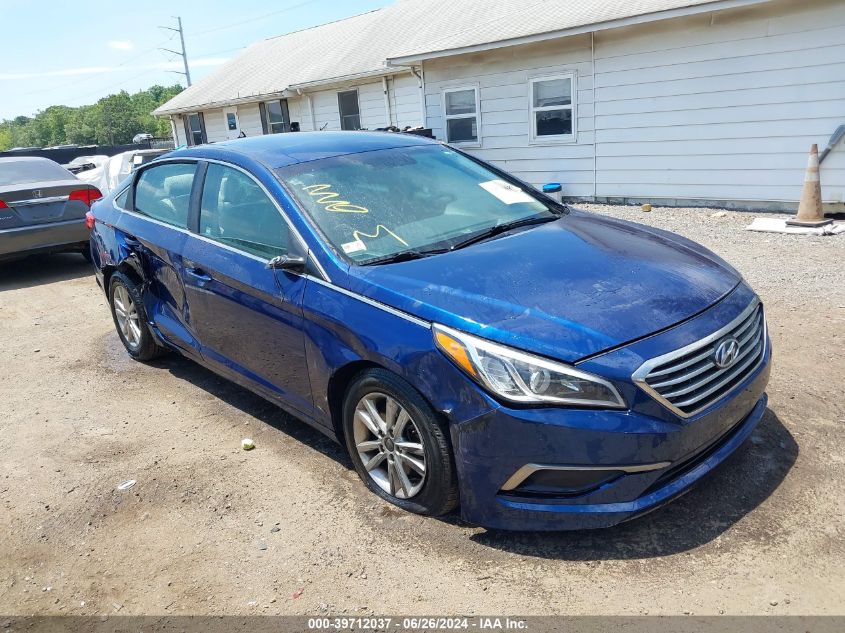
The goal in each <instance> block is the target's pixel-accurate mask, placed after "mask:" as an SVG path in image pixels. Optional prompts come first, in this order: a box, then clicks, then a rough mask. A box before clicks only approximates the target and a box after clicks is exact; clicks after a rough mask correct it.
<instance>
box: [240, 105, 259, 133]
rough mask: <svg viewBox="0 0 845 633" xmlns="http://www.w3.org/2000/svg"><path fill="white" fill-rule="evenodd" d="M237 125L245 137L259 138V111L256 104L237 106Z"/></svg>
mask: <svg viewBox="0 0 845 633" xmlns="http://www.w3.org/2000/svg"><path fill="white" fill-rule="evenodd" d="M238 125H239V126H240V128H241V132H243V133H244V134H245V135H246V136H261V135H262V134H263V133H264V132H263V131H262V128H261V110H259V108H258V104H257V103H243V104H240V105H239V106H238Z"/></svg>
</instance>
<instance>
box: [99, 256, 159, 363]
mask: <svg viewBox="0 0 845 633" xmlns="http://www.w3.org/2000/svg"><path fill="white" fill-rule="evenodd" d="M127 299H128V301H127ZM127 304H129V305H127ZM109 307H110V308H111V316H112V319H113V320H114V326H115V328H116V329H117V335H118V336H119V337H120V341H121V343H123V347H125V348H126V351H127V352H128V353H129V355H130V356H131V357H132V358H134V359H135V360H139V361H146V360H152V359H153V358H156V357H157V356H161V355H162V354H163V353H165V352H166V351H167V350H165V349H164V348H163V347H161V346H160V345H159V344H158V343H156V341H155V339H154V338H153V335H152V333H151V332H150V329H149V326H148V325H147V313H146V311H145V310H144V302H143V300H142V298H141V293H140V291H139V290H138V286H137V284H136V283H135V282H134V281H132V280H131V279H130V278H129V277H127V276H126V275H124V274H123V273H121V272H116V273H114V274H113V275H112V276H111V279H110V280H109ZM124 314H129V315H130V317H129V319H128V320H129V321H131V322H132V323H128V322H127V320H126V319H124V318H123V315H124ZM133 314H134V318H133V317H132V315H133ZM122 323H123V324H124V326H125V327H124V326H122V325H121V324H122ZM133 324H134V325H133Z"/></svg>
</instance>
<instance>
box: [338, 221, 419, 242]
mask: <svg viewBox="0 0 845 633" xmlns="http://www.w3.org/2000/svg"><path fill="white" fill-rule="evenodd" d="M382 230H384V232H385V233H387V234H388V235H390V236H391V237H393V238H394V239H396V241H397V242H401V243H402V244H404V245H405V246H408V242H406V241H405V240H403V239H402V238H401V237H399V236H398V235H396V233H394V232H393V231H391V230H390V229H389V228H387V227H386V226H385V225H384V224H378V225H376V232H375V233H373V234H372V235H370V234H369V233H364V231H352V237H354V238H355V239H356V240H360V239H361V236H362V235H363V236H364V237H371V238H373V239H375V238H377V237H378V236H379V235H380V234H381V232H382Z"/></svg>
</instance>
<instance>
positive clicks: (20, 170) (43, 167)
mask: <svg viewBox="0 0 845 633" xmlns="http://www.w3.org/2000/svg"><path fill="white" fill-rule="evenodd" d="M74 178H76V176H74V175H73V174H71V173H70V172H69V171H68V170H67V169H65V168H64V167H62V166H61V165H59V164H58V163H55V162H53V161H51V160H48V159H46V158H44V159H41V160H9V161H0V186H6V185H22V184H25V183H28V182H43V181H47V180H73V179H74Z"/></svg>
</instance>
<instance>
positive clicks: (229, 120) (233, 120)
mask: <svg viewBox="0 0 845 633" xmlns="http://www.w3.org/2000/svg"><path fill="white" fill-rule="evenodd" d="M223 118H224V119H226V138H238V137H239V136H240V135H241V124H240V122H239V121H238V109H237V108H236V107H232V108H223Z"/></svg>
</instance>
